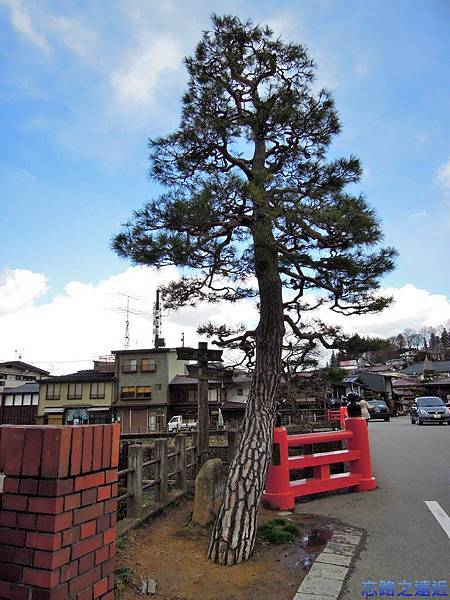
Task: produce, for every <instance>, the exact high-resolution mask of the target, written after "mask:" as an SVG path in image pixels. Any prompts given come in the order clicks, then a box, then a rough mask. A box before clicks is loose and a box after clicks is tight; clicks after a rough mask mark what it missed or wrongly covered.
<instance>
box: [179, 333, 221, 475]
mask: <svg viewBox="0 0 450 600" xmlns="http://www.w3.org/2000/svg"><path fill="white" fill-rule="evenodd" d="M177 355H178V360H197V364H196V365H187V369H188V372H189V375H190V376H191V377H193V378H194V379H197V411H198V412H197V425H198V446H197V457H198V466H199V467H201V466H202V465H203V464H204V463H205V462H206V461H207V460H208V458H209V405H208V381H209V380H210V379H213V380H219V381H229V380H231V379H232V378H233V374H232V372H230V371H226V370H225V369H217V368H211V367H209V366H208V362H221V361H222V350H212V349H210V348H208V343H207V342H199V343H198V348H188V347H181V348H177Z"/></svg>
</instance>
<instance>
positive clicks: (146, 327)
mask: <svg viewBox="0 0 450 600" xmlns="http://www.w3.org/2000/svg"><path fill="white" fill-rule="evenodd" d="M176 276H177V273H176V271H175V269H174V268H171V267H170V268H169V267H168V268H165V269H161V270H160V271H159V272H158V271H157V270H156V269H150V268H143V267H131V268H129V269H127V270H126V271H124V272H122V273H119V274H117V275H112V276H111V277H108V278H107V279H104V280H102V281H100V282H98V283H82V282H79V281H71V282H69V283H68V284H67V286H66V288H65V290H64V292H62V293H60V294H57V295H55V296H54V297H53V298H52V299H50V300H48V301H42V295H43V294H45V293H46V292H47V289H48V288H47V280H46V278H45V276H44V275H43V274H41V273H33V272H31V271H26V270H21V269H15V270H6V271H5V272H4V275H3V278H2V279H0V331H1V332H2V335H1V337H0V360H9V359H11V358H12V357H13V356H14V350H15V349H16V348H20V349H21V351H22V353H23V360H26V361H28V362H32V363H33V362H34V363H37V364H39V365H41V366H43V367H44V368H48V369H49V370H51V371H52V372H55V373H64V372H71V371H75V370H77V369H82V368H90V366H91V361H92V360H93V359H95V358H96V357H98V356H99V355H103V354H108V353H109V352H110V351H111V350H115V349H120V348H123V344H124V330H125V313H124V312H123V309H124V307H125V306H126V299H125V296H124V294H125V295H126V294H129V295H131V296H133V298H132V299H131V300H130V308H131V311H132V312H131V315H130V337H131V347H141V348H143V347H150V346H151V345H152V306H153V301H154V297H155V290H156V287H157V286H158V285H160V284H163V283H165V282H167V281H169V280H171V279H173V278H174V277H176ZM382 292H383V293H385V294H389V295H393V296H394V298H395V302H394V303H393V305H392V306H391V307H390V308H388V309H387V310H386V311H384V312H383V313H382V314H380V315H365V316H354V317H349V318H345V317H342V316H340V315H336V314H335V313H331V312H330V311H321V312H320V313H319V316H320V317H321V318H323V319H324V320H327V321H328V322H333V323H335V324H340V325H342V326H343V327H344V329H345V330H346V331H347V332H348V333H353V332H358V333H360V334H361V335H380V336H390V335H393V334H395V333H397V332H399V331H401V330H402V329H404V328H406V327H412V328H420V327H422V326H424V325H426V326H436V325H440V324H442V323H444V322H446V321H448V320H449V319H450V299H449V298H448V297H446V296H444V295H442V294H433V293H431V292H429V291H428V290H425V289H419V288H416V287H415V286H413V285H412V284H406V285H404V286H403V287H401V288H386V289H384V290H382ZM118 309H120V310H118ZM136 313H138V314H136ZM210 320H211V321H213V322H217V323H229V324H234V323H237V322H244V323H246V324H247V325H250V326H254V325H255V324H256V320H257V313H256V309H255V303H254V302H253V301H245V302H242V303H241V304H240V305H239V306H236V305H229V304H211V305H203V306H199V307H198V308H195V309H190V308H184V309H182V310H180V311H178V312H170V313H169V314H166V315H164V317H163V336H164V337H165V339H166V343H167V345H169V346H177V345H179V344H180V340H181V334H182V333H184V334H185V341H186V345H196V344H197V341H198V336H197V334H196V328H197V326H198V325H199V324H201V323H204V322H206V321H210Z"/></svg>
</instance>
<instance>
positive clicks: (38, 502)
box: [0, 425, 120, 600]
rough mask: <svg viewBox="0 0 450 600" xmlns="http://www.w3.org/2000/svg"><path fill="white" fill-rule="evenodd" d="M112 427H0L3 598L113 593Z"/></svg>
mask: <svg viewBox="0 0 450 600" xmlns="http://www.w3.org/2000/svg"><path fill="white" fill-rule="evenodd" d="M119 427H120V426H119V425H86V426H77V427H71V426H8V425H3V426H1V427H0V473H1V472H3V473H4V474H5V479H4V482H3V493H0V598H1V599H2V600H3V599H8V600H10V599H11V600H12V599H13V600H22V599H23V600H66V599H67V598H70V599H74V600H95V599H96V598H101V599H103V600H112V599H113V598H114V593H113V587H114V556H115V550H116V546H115V540H116V520H117V513H116V508H117V501H116V500H115V497H116V496H117V465H118V456H119V436H120V428H119Z"/></svg>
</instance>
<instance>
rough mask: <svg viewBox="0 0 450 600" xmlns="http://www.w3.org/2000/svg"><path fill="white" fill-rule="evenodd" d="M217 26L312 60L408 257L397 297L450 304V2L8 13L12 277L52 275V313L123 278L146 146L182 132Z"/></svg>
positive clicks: (3, 263) (4, 143) (386, 0)
mask: <svg viewBox="0 0 450 600" xmlns="http://www.w3.org/2000/svg"><path fill="white" fill-rule="evenodd" d="M213 11H214V12H217V13H219V14H221V13H235V14H238V15H239V16H241V17H244V18H245V17H250V18H251V19H252V20H254V21H256V22H261V23H269V24H270V25H271V26H272V27H273V28H274V29H275V31H276V32H277V33H279V34H280V35H281V36H282V37H284V38H285V39H287V40H295V41H298V42H301V43H304V44H305V45H306V46H307V47H308V48H309V50H310V52H311V55H312V56H313V57H314V58H315V60H316V62H317V64H318V80H319V83H320V84H322V85H324V86H326V87H329V88H331V89H332V91H333V93H334V96H335V99H336V104H337V108H338V110H339V112H340V115H341V119H342V124H343V134H342V135H341V136H340V138H339V139H338V140H337V141H336V144H335V145H334V148H333V153H338V154H345V155H348V154H350V153H354V154H356V155H358V156H359V157H360V158H361V160H362V163H363V165H364V168H365V176H364V179H363V181H362V182H361V185H360V188H361V190H363V191H364V193H365V194H366V196H367V198H368V199H369V201H370V202H371V203H372V204H373V205H374V206H375V207H376V209H377V211H378V214H379V215H380V217H381V218H382V221H383V224H384V229H385V232H386V241H387V242H388V243H389V244H392V245H394V246H396V247H397V248H398V250H399V252H400V257H399V260H398V267H397V269H396V271H395V272H394V273H392V274H391V275H389V276H388V277H387V278H386V279H385V280H384V282H383V285H384V286H386V287H393V288H402V287H403V286H405V285H406V284H412V286H414V287H415V288H420V289H425V290H427V292H428V293H429V294H443V295H445V296H447V297H449V296H450V277H448V267H447V264H448V259H449V256H450V241H449V240H450V149H449V144H448V140H449V139H450V123H449V110H448V106H449V69H448V56H449V55H450V36H449V35H448V23H449V19H450V3H449V2H448V1H446V0H427V1H426V2H424V1H423V0H396V1H395V2H392V0H366V1H364V2H361V1H360V0H301V1H299V0H297V1H293V0H291V1H287V0H285V1H278V2H273V1H272V2H268V1H262V2H261V1H258V2H254V1H247V2H226V1H223V2H220V1H215V0H213V1H209V2H206V1H196V2H193V1H189V0H187V1H183V2H181V1H178V2H176V1H175V0H174V1H171V0H163V1H160V2H154V1H153V0H121V1H118V0H116V1H114V0H112V1H111V0H110V1H108V2H106V1H103V2H87V1H83V0H76V1H75V0H72V1H70V0H67V1H61V0H59V1H51V0H46V1H45V0H30V1H27V0H0V81H1V86H0V131H1V138H0V223H1V235H0V273H1V272H2V271H3V269H5V268H9V269H11V270H14V269H25V270H29V271H30V272H32V273H40V274H43V275H44V276H45V278H46V280H47V285H46V288H45V291H44V292H42V294H41V296H40V297H39V298H38V299H36V301H37V302H38V303H39V302H48V301H51V299H52V298H53V297H54V296H55V294H60V293H63V291H64V289H65V286H66V285H67V284H68V283H69V282H71V281H80V282H83V283H84V284H96V283H97V282H98V281H99V280H103V279H107V278H108V277H111V276H113V275H114V274H119V273H121V272H124V271H125V269H126V268H127V267H128V265H127V264H126V263H124V262H123V261H122V260H120V259H118V258H117V257H116V256H115V255H114V254H113V253H112V251H111V250H110V248H109V243H110V239H111V236H112V235H113V233H114V232H115V231H116V230H117V229H118V227H119V225H120V224H121V223H123V222H124V221H125V220H126V219H127V217H128V215H129V214H130V213H131V211H132V210H133V209H134V208H137V207H139V206H140V205H141V204H142V203H143V202H145V201H146V200H147V199H149V198H150V197H152V194H154V193H156V190H155V188H154V187H153V186H152V184H151V182H149V181H148V179H147V175H146V171H147V168H148V164H147V138H148V137H153V136H155V135H157V134H160V133H164V132H169V131H170V130H172V129H173V128H174V127H175V126H176V123H177V118H178V114H179V98H180V96H181V94H182V92H183V89H184V85H185V81H186V78H185V73H184V68H183V66H182V64H181V60H182V57H183V56H184V55H186V54H188V53H190V52H191V51H192V49H193V47H194V45H195V43H196V42H197V41H198V39H199V37H200V34H201V31H202V30H203V29H205V28H207V27H208V23H209V15H210V13H211V12H213ZM447 299H448V298H447Z"/></svg>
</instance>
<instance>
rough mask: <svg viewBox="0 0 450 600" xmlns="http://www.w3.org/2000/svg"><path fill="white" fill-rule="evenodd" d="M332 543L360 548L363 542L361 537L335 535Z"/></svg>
mask: <svg viewBox="0 0 450 600" xmlns="http://www.w3.org/2000/svg"><path fill="white" fill-rule="evenodd" d="M331 541H332V542H335V543H336V544H351V545H352V546H358V544H359V542H360V541H361V536H359V535H347V534H341V533H334V534H333V539H332V540H331Z"/></svg>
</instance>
